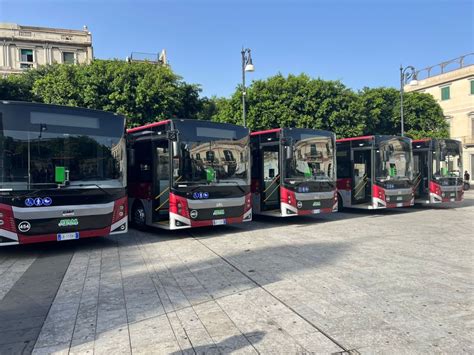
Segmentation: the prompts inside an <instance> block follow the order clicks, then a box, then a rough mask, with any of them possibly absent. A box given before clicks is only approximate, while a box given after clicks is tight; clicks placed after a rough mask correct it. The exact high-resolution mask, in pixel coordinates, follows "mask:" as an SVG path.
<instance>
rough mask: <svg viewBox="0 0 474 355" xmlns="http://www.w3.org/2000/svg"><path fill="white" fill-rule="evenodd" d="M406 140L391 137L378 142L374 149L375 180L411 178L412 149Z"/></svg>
mask: <svg viewBox="0 0 474 355" xmlns="http://www.w3.org/2000/svg"><path fill="white" fill-rule="evenodd" d="M411 149H412V148H411V144H410V142H408V141H405V140H403V139H399V138H393V139H389V140H386V141H383V142H381V143H380V146H379V149H378V150H377V151H376V154H375V155H376V167H375V174H376V178H377V180H379V181H381V182H384V181H388V180H411V179H412V162H411V159H412V151H411Z"/></svg>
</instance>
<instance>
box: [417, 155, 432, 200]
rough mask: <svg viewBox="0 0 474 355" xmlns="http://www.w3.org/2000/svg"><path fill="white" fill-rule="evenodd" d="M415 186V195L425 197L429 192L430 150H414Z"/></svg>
mask: <svg viewBox="0 0 474 355" xmlns="http://www.w3.org/2000/svg"><path fill="white" fill-rule="evenodd" d="M413 170H414V171H413V173H414V179H413V180H414V181H413V187H414V190H415V197H424V196H427V195H428V194H429V189H428V186H429V185H428V175H429V174H428V151H427V150H425V151H417V152H413Z"/></svg>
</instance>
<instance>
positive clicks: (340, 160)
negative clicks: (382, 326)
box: [336, 145, 351, 179]
mask: <svg viewBox="0 0 474 355" xmlns="http://www.w3.org/2000/svg"><path fill="white" fill-rule="evenodd" d="M336 158H337V178H338V179H341V178H350V177H351V159H350V156H349V149H344V148H343V147H342V146H339V145H338V147H337V153H336Z"/></svg>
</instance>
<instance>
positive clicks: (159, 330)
mask: <svg viewBox="0 0 474 355" xmlns="http://www.w3.org/2000/svg"><path fill="white" fill-rule="evenodd" d="M129 328H130V340H131V345H132V352H133V353H146V349H154V351H156V352H157V353H165V352H166V351H170V352H173V351H179V350H180V348H179V345H178V342H177V339H176V337H175V335H174V332H173V329H172V328H171V325H170V323H169V321H168V318H167V317H166V316H165V315H163V316H159V317H154V318H150V319H147V320H143V321H140V322H137V323H133V324H130V325H129Z"/></svg>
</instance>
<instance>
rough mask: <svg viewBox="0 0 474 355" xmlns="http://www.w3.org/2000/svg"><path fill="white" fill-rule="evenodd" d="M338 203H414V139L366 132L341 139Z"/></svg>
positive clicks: (367, 205) (374, 205)
mask: <svg viewBox="0 0 474 355" xmlns="http://www.w3.org/2000/svg"><path fill="white" fill-rule="evenodd" d="M336 151H337V153H336V155H337V188H338V194H339V207H340V208H342V207H353V208H362V209H379V208H394V207H405V206H412V205H413V204H414V195H413V180H412V177H413V153H412V147H411V139H410V138H407V137H397V136H363V137H354V138H343V139H338V140H337V143H336Z"/></svg>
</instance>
